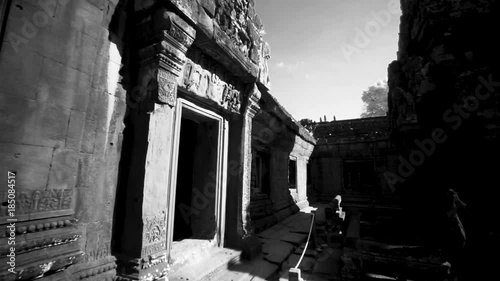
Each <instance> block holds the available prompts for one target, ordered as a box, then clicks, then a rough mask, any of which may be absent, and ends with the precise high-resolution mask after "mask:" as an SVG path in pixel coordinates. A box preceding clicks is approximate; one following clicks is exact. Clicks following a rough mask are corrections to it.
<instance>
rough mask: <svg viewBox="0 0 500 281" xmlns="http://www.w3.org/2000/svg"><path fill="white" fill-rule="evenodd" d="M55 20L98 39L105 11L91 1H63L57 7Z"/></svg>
mask: <svg viewBox="0 0 500 281" xmlns="http://www.w3.org/2000/svg"><path fill="white" fill-rule="evenodd" d="M97 1H101V2H102V0H97ZM97 1H93V2H97ZM97 4H98V5H99V3H97ZM101 4H102V3H101ZM55 18H56V19H57V20H59V21H60V22H64V23H67V24H68V25H70V26H71V27H72V28H74V29H76V30H78V31H81V32H82V33H83V34H86V35H88V36H90V37H92V38H94V39H97V38H98V36H99V32H100V30H101V25H100V24H101V21H102V18H103V10H102V9H101V8H99V7H97V6H96V5H94V4H93V3H90V2H89V1H63V2H62V3H61V4H59V5H58V7H57V10H56V14H55Z"/></svg>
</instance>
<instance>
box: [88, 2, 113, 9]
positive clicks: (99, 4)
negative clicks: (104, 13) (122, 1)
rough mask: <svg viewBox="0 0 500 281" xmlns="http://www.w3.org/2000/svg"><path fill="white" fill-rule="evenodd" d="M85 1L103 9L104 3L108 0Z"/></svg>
mask: <svg viewBox="0 0 500 281" xmlns="http://www.w3.org/2000/svg"><path fill="white" fill-rule="evenodd" d="M87 1H88V2H89V4H91V5H94V6H96V8H98V9H99V10H103V9H104V6H105V4H106V3H107V2H109V1H108V0H87Z"/></svg>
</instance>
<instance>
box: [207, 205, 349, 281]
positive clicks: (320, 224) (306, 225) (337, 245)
mask: <svg viewBox="0 0 500 281" xmlns="http://www.w3.org/2000/svg"><path fill="white" fill-rule="evenodd" d="M312 205H313V206H311V207H308V208H306V209H304V210H301V211H300V212H299V213H296V214H294V215H292V216H290V217H288V218H286V219H284V220H283V221H281V222H280V223H278V224H276V225H274V226H273V227H271V228H270V229H267V230H265V231H263V232H261V233H259V234H258V237H259V239H260V241H261V242H262V255H261V256H260V257H259V258H257V259H254V260H253V261H251V262H245V261H239V260H237V261H233V262H231V263H229V265H228V266H227V268H224V269H222V270H220V271H219V272H218V274H216V275H213V276H212V278H211V279H205V280H221V281H247V280H248V281H250V280H252V281H258V280H272V281H278V280H279V281H285V280H288V271H289V269H290V268H292V267H295V266H296V264H297V262H298V260H299V259H300V256H301V255H302V252H303V250H304V248H305V245H306V242H307V237H308V233H309V229H310V226H311V220H312V214H311V211H312V210H314V209H316V219H315V221H316V223H315V228H314V230H313V233H315V234H313V235H312V237H311V241H310V242H309V245H308V247H307V251H306V253H305V255H304V257H303V259H302V262H301V263H300V265H299V268H300V269H301V273H302V278H303V279H304V280H306V281H309V280H310V281H323V280H325V281H326V280H340V260H341V259H340V257H341V255H342V248H341V246H342V244H341V241H342V236H341V235H340V233H339V231H335V230H334V228H335V226H334V225H332V224H331V221H328V222H327V220H326V219H325V208H326V207H327V205H326V204H312Z"/></svg>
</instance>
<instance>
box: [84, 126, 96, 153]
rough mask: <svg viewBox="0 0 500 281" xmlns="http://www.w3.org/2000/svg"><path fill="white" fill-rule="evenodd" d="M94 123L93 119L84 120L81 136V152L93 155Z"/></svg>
mask: <svg viewBox="0 0 500 281" xmlns="http://www.w3.org/2000/svg"><path fill="white" fill-rule="evenodd" d="M95 128H96V123H95V120H94V119H90V118H86V119H85V127H84V130H83V135H82V142H81V151H82V152H85V153H94V145H95V134H96V131H95Z"/></svg>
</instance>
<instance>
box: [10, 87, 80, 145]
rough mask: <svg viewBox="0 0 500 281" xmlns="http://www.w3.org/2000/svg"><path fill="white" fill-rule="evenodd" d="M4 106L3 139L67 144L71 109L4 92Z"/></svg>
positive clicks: (44, 143)
mask: <svg viewBox="0 0 500 281" xmlns="http://www.w3.org/2000/svg"><path fill="white" fill-rule="evenodd" d="M0 109H1V110H2V112H3V113H4V114H5V118H3V119H1V120H0V128H1V129H2V132H3V134H1V136H0V140H2V141H5V142H13V143H17V142H20V143H25V144H34V145H41V146H47V147H54V146H56V145H61V146H63V145H64V142H65V139H66V132H67V127H68V121H69V113H70V110H69V109H65V108H61V107H60V106H57V105H55V104H49V103H40V102H36V101H33V100H29V99H23V98H17V97H15V96H8V95H4V94H0Z"/></svg>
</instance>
